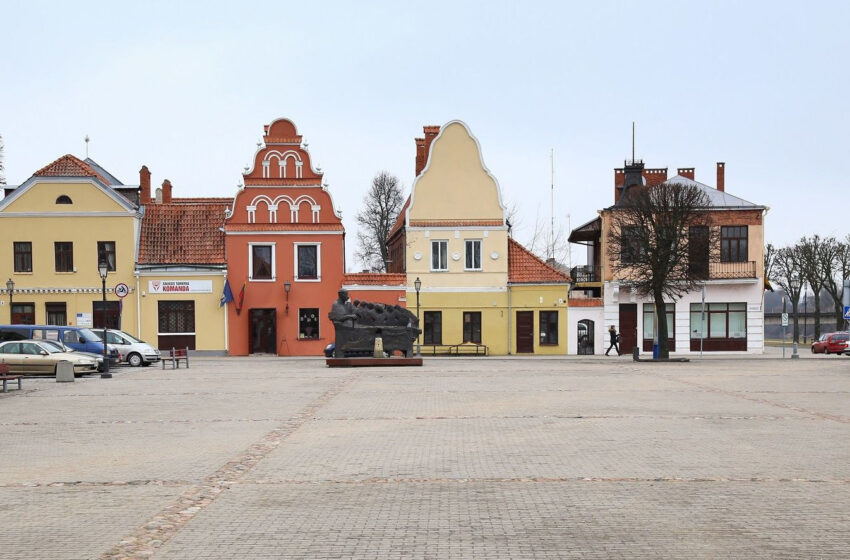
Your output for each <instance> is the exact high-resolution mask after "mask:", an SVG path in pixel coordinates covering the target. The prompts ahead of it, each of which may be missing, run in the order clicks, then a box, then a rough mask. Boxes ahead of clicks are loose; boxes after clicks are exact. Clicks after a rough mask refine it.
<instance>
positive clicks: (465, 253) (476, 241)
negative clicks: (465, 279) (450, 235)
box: [463, 239, 483, 270]
mask: <svg viewBox="0 0 850 560" xmlns="http://www.w3.org/2000/svg"><path fill="white" fill-rule="evenodd" d="M470 243H472V244H473V247H475V246H476V245H477V247H478V267H477V268H467V266H466V260H467V257H468V256H469V252H468V249H469V244H470ZM481 251H482V243H481V240H480V239H464V240H463V269H464V270H483V261H482V259H481ZM473 257H474V255H473ZM474 260H475V259H474V258H473V261H474Z"/></svg>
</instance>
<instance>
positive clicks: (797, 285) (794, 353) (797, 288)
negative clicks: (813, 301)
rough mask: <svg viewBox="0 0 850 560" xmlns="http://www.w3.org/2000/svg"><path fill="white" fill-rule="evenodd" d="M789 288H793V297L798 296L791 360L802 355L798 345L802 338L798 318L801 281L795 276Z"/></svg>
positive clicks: (789, 283) (795, 308)
mask: <svg viewBox="0 0 850 560" xmlns="http://www.w3.org/2000/svg"><path fill="white" fill-rule="evenodd" d="M788 286H789V287H790V288H791V294H792V297H793V294H794V292H795V291H796V292H797V294H798V295H797V304H796V305H794V330H793V331H792V335H791V338H792V345H791V358H792V359H795V358H799V357H800V355H799V354H798V353H797V343H798V338H799V336H800V333H799V325H800V323H799V320H798V318H797V309H798V308H799V304H800V299H799V294H800V279H799V278H798V277H796V276H794V277H793V278H791V279H790V280H789V281H788Z"/></svg>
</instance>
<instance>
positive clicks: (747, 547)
mask: <svg viewBox="0 0 850 560" xmlns="http://www.w3.org/2000/svg"><path fill="white" fill-rule="evenodd" d="M804 358H805V359H800V360H794V361H792V360H780V359H777V356H776V353H775V351H774V353H773V354H772V355H768V356H765V357H741V358H734V359H730V358H722V357H716V356H711V357H706V358H704V359H694V360H693V361H692V362H690V363H680V364H651V363H636V362H632V361H631V360H630V359H628V358H627V357H622V358H601V357H588V358H575V357H571V358H567V359H563V358H560V359H558V358H515V357H514V358H511V357H508V358H486V359H485V358H467V359H444V358H434V359H427V358H426V360H425V365H424V366H423V367H421V368H410V369H398V368H392V369H380V368H357V369H351V370H340V369H333V370H331V369H328V368H326V367H325V366H324V362H323V361H322V360H319V359H277V358H220V359H211V358H198V359H196V360H193V363H192V367H191V368H190V369H188V370H186V369H181V370H166V371H162V370H158V369H155V368H139V369H131V368H122V369H120V370H118V372H117V373H116V374H115V377H114V378H113V379H111V380H103V379H100V378H99V377H92V378H84V379H78V380H77V381H76V382H75V383H67V384H58V383H55V381H54V380H53V379H46V378H37V379H26V380H25V382H24V390H23V391H20V392H17V391H12V392H10V393H7V394H3V395H0V516H2V519H3V531H0V560H6V559H21V558H28V559H29V558H34V559H45V560H52V559H118V558H134V559H139V558H154V559H245V558H258V559H265V558H269V559H271V558H294V559H302V558H303V559H315V558H363V559H402V558H404V559H406V558H422V559H431V558H434V559H438V558H474V559H478V558H484V559H487V558H515V559H528V558H606V559H607V558H689V559H690V558H696V559H714V558H789V559H790V558H795V559H796V558H850V437H848V436H850V398H848V397H850V358H845V359H841V358H837V357H820V356H818V357H809V356H804Z"/></svg>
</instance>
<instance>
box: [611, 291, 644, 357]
mask: <svg viewBox="0 0 850 560" xmlns="http://www.w3.org/2000/svg"><path fill="white" fill-rule="evenodd" d="M606 342H607V341H606ZM635 346H637V304H636V303H621V304H620V353H621V354H626V353H628V354H631V352H632V348H634V347H635Z"/></svg>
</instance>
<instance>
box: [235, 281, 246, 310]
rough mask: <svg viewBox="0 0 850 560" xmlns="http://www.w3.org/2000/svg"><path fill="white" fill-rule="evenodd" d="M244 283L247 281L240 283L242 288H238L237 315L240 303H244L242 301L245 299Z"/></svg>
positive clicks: (240, 306)
mask: <svg viewBox="0 0 850 560" xmlns="http://www.w3.org/2000/svg"><path fill="white" fill-rule="evenodd" d="M245 284H247V282H244V283H243V284H242V289H241V290H239V297H238V298H236V313H237V315H238V314H239V313H241V312H242V303H244V301H245Z"/></svg>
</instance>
